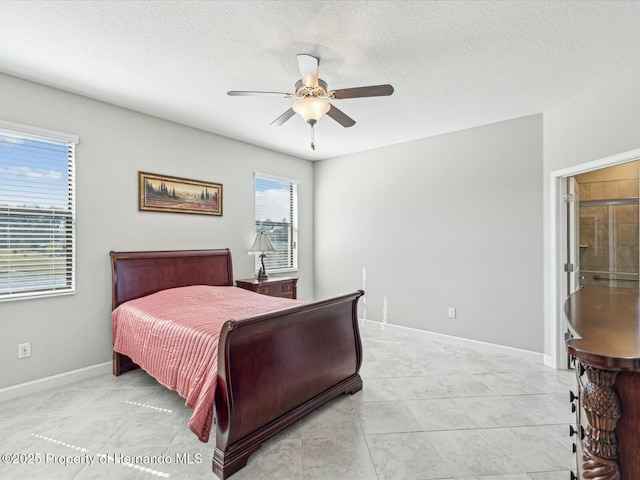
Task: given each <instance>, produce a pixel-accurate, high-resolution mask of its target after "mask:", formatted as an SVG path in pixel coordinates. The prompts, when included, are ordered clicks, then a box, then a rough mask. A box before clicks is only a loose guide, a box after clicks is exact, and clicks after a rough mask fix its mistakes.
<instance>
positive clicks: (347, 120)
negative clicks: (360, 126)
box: [327, 105, 356, 128]
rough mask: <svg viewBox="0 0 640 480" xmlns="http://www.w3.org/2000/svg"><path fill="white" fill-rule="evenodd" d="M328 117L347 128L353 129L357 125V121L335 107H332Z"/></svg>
mask: <svg viewBox="0 0 640 480" xmlns="http://www.w3.org/2000/svg"><path fill="white" fill-rule="evenodd" d="M327 115H328V116H329V117H331V118H333V119H334V120H335V121H336V122H338V123H339V124H340V125H342V126H343V127H345V128H348V127H353V126H354V125H355V124H356V121H355V120H354V119H353V118H351V117H350V116H348V115H347V114H346V113H344V112H343V111H342V110H338V109H337V108H336V107H334V106H333V105H331V108H330V109H329V111H328V112H327Z"/></svg>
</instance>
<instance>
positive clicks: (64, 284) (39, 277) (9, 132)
mask: <svg viewBox="0 0 640 480" xmlns="http://www.w3.org/2000/svg"><path fill="white" fill-rule="evenodd" d="M34 132H35V133H34ZM77 141H78V140H77V138H76V137H73V136H70V135H66V134H58V133H57V132H45V131H41V130H39V129H35V128H29V127H24V128H19V127H16V128H15V129H14V128H11V129H5V124H4V123H2V124H0V301H1V300H10V299H18V298H32V297H40V296H47V295H57V294H63V293H73V292H74V291H75V279H74V273H75V268H74V265H75V264H74V261H75V198H74V193H75V189H74V160H75V158H74V157H75V145H76V143H77Z"/></svg>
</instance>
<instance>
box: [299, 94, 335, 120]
mask: <svg viewBox="0 0 640 480" xmlns="http://www.w3.org/2000/svg"><path fill="white" fill-rule="evenodd" d="M330 108H331V105H330V104H329V102H327V101H326V100H322V99H321V98H314V97H305V98H301V99H300V100H298V101H297V102H296V103H294V104H293V111H294V112H296V113H298V114H300V116H301V117H302V118H304V121H305V122H307V123H311V124H313V123H316V122H317V121H318V120H319V119H320V117H321V116H322V115H324V114H325V113H327V112H328V111H329V109H330Z"/></svg>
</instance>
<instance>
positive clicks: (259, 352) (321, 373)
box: [213, 291, 364, 479]
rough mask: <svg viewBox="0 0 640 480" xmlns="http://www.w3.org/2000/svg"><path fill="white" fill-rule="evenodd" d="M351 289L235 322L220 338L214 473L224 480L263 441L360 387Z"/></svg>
mask: <svg viewBox="0 0 640 480" xmlns="http://www.w3.org/2000/svg"><path fill="white" fill-rule="evenodd" d="M362 295H364V292H363V291H357V292H354V293H352V294H349V295H343V296H340V297H336V298H332V299H329V300H324V301H321V302H316V303H311V304H307V305H303V306H300V307H295V308H291V309H287V310H281V311H277V312H271V313H269V314H265V315H260V316H257V317H252V318H249V319H244V320H237V321H235V320H230V321H228V322H227V323H226V324H225V325H224V327H223V329H222V333H221V336H220V350H219V357H218V383H217V389H216V402H215V408H216V420H217V428H216V449H215V453H214V457H213V471H214V473H215V474H216V475H218V476H219V477H220V478H223V479H224V478H227V477H228V476H229V475H231V474H233V473H234V472H236V471H238V470H239V469H240V468H242V467H243V466H244V465H246V463H247V459H248V458H249V455H251V454H252V453H253V452H254V451H256V450H257V449H258V448H260V445H261V444H262V442H264V441H265V440H266V439H268V438H270V437H272V436H273V435H275V434H277V433H278V432H280V431H282V430H283V429H284V428H286V427H287V426H289V425H291V424H293V423H295V422H296V421H298V420H299V419H300V418H302V417H303V416H305V415H307V414H308V413H310V412H312V411H313V410H315V409H316V408H318V407H319V406H320V405H323V404H324V403H326V402H328V401H329V400H331V399H333V398H335V397H336V396H338V395H341V394H343V393H347V392H349V393H355V392H357V391H358V390H360V389H361V388H362V379H361V378H360V375H359V373H358V372H359V370H360V366H361V364H362V344H361V341H360V333H359V328H358V317H357V303H358V299H359V298H360V297H361V296H362Z"/></svg>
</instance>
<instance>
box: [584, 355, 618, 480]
mask: <svg viewBox="0 0 640 480" xmlns="http://www.w3.org/2000/svg"><path fill="white" fill-rule="evenodd" d="M584 367H585V371H586V374H587V378H588V379H589V380H588V381H587V382H586V383H585V385H584V390H583V392H582V406H583V408H584V410H585V414H586V417H587V422H588V423H589V425H588V426H587V428H586V436H585V439H584V444H583V452H582V453H583V455H582V460H583V463H582V465H583V468H584V473H583V476H584V478H585V479H597V480H620V478H621V477H620V466H619V465H618V451H617V442H616V434H615V429H616V424H617V423H618V419H619V418H620V401H619V399H618V396H617V395H616V392H615V391H614V390H613V385H614V384H615V382H616V375H617V373H616V372H609V371H606V370H599V369H597V368H592V367H590V366H588V365H584Z"/></svg>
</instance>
